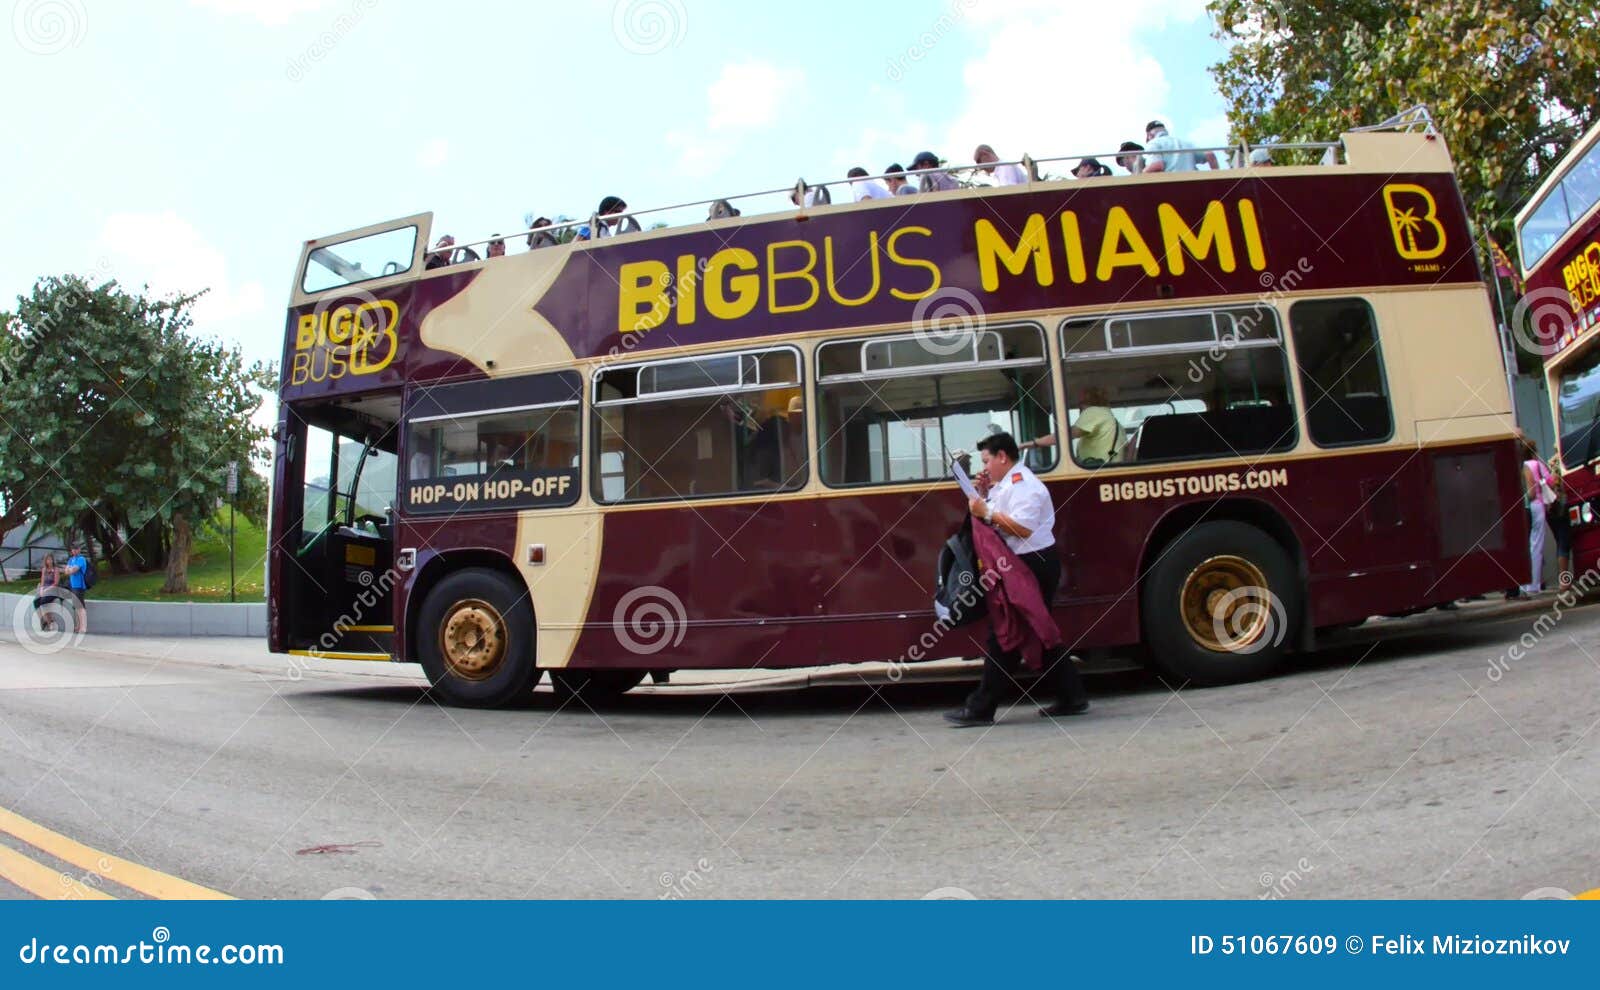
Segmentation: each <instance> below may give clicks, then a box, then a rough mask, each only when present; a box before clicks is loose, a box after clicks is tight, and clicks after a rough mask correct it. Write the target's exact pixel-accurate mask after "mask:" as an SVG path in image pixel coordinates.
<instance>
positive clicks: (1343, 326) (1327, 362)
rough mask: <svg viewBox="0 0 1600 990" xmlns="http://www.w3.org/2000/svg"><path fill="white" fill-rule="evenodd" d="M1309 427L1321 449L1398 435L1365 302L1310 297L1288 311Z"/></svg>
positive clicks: (1375, 332)
mask: <svg viewBox="0 0 1600 990" xmlns="http://www.w3.org/2000/svg"><path fill="white" fill-rule="evenodd" d="M1289 326H1290V328H1291V330H1292V332H1293V334H1294V351H1295V362H1296V364H1298V366H1299V368H1300V391H1301V392H1302V393H1304V396H1305V403H1306V429H1307V430H1308V431H1309V432H1310V434H1311V440H1312V442H1314V443H1315V444H1316V445H1317V446H1319V447H1345V446H1349V445H1351V444H1361V443H1381V442H1383V441H1385V440H1387V439H1389V437H1391V436H1392V435H1393V434H1394V418H1393V416H1392V415H1391V413H1390V411H1389V390H1388V388H1387V386H1386V385H1385V383H1384V377H1383V354H1382V352H1381V351H1380V350H1379V348H1378V327H1377V322H1376V320H1375V319H1374V318H1373V315H1372V307H1371V306H1368V305H1367V303H1366V300H1364V299H1308V300H1305V301H1302V302H1297V303H1295V304H1294V305H1293V306H1290V307H1289Z"/></svg>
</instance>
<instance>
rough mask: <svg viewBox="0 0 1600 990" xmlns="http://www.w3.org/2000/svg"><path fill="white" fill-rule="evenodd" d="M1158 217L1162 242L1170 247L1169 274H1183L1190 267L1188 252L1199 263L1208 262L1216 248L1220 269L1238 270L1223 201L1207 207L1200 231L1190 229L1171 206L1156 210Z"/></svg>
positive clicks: (1213, 202) (1164, 204) (1226, 270)
mask: <svg viewBox="0 0 1600 990" xmlns="http://www.w3.org/2000/svg"><path fill="white" fill-rule="evenodd" d="M1156 215H1157V216H1158V217H1160V218H1161V239H1162V241H1163V242H1165V244H1166V248H1167V271H1169V272H1171V273H1172V274H1174V275H1182V274H1183V271H1184V268H1185V267H1186V263H1185V261H1184V259H1183V255H1184V252H1188V253H1189V254H1190V255H1193V256H1194V260H1196V261H1204V260H1205V258H1206V255H1208V254H1210V253H1211V249H1212V248H1213V247H1215V248H1216V249H1217V267H1218V268H1221V269H1222V270H1223V271H1225V272H1231V271H1233V270H1234V268H1235V267H1236V266H1235V264H1234V258H1233V237H1232V236H1231V235H1230V234H1229V233H1228V214H1227V213H1226V212H1225V211H1224V210H1223V208H1222V202H1221V201H1220V200H1215V199H1214V200H1212V201H1211V202H1209V203H1207V204H1206V213H1205V216H1204V217H1202V218H1201V220H1200V226H1199V228H1198V229H1190V227H1189V225H1188V224H1187V223H1185V222H1184V219H1183V217H1181V216H1179V215H1178V211H1177V209H1176V208H1174V207H1173V206H1172V204H1170V203H1162V204H1161V205H1160V206H1158V207H1156Z"/></svg>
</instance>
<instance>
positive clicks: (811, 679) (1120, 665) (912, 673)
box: [0, 592, 1592, 693]
mask: <svg viewBox="0 0 1600 990" xmlns="http://www.w3.org/2000/svg"><path fill="white" fill-rule="evenodd" d="M1555 603H1556V596H1555V594H1554V593H1553V592H1545V593H1543V594H1541V595H1537V596H1534V597H1532V598H1521V599H1515V600H1511V601H1505V600H1501V599H1499V598H1496V599H1493V600H1490V601H1481V602H1467V603H1463V604H1462V605H1461V607H1460V608H1458V609H1456V610H1455V611H1450V612H1440V611H1436V610H1433V611H1428V612H1421V613H1418V614H1417V615H1412V616H1407V617H1404V618H1398V619H1388V618H1373V619H1370V620H1368V621H1367V622H1365V623H1363V624H1362V625H1361V626H1358V627H1356V628H1353V629H1348V630H1345V631H1342V632H1338V633H1334V634H1330V635H1328V636H1326V637H1324V638H1323V640H1322V642H1323V644H1324V645H1328V646H1334V645H1338V644H1341V643H1349V642H1361V641H1369V640H1372V639H1386V638H1390V637H1395V636H1406V635H1413V634H1416V633H1421V632H1424V631H1428V630H1432V629H1437V628H1440V627H1446V626H1458V625H1470V624H1477V623H1480V622H1488V621H1495V620H1499V619H1506V618H1513V617H1516V616H1519V615H1530V616H1531V615H1535V614H1538V613H1542V612H1545V611H1547V610H1549V609H1550V608H1551V607H1552V606H1553V605H1554V604H1555ZM1588 604H1592V603H1580V604H1578V605H1575V606H1574V608H1582V607H1585V606H1586V605H1588ZM0 642H9V643H16V638H15V636H14V635H13V634H12V633H11V631H10V630H4V631H3V632H0ZM75 652H77V653H82V654H87V655H90V656H105V657H118V656H122V657H131V658H136V659H140V660H159V661H163V662H169V663H178V664H191V665H201V666H208V667H231V668H236V669H241V670H247V671H251V672H254V673H258V674H261V675H262V676H266V677H285V678H294V679H298V678H300V677H318V678H334V679H352V678H365V679H379V680H383V681H388V682H391V683H412V684H417V685H419V686H420V685H425V684H426V683H427V678H426V677H425V676H424V675H423V673H422V667H421V666H420V665H419V664H414V663H391V662H383V661H354V660H322V659H312V658H309V657H298V656H286V655H283V654H277V653H269V652H268V651H267V648H266V643H265V641H263V640H260V639H246V638H241V637H236V636H184V637H164V636H117V635H97V634H95V633H90V634H89V635H88V636H86V637H85V638H84V640H83V642H82V643H81V644H79V645H78V646H77V647H76V648H75ZM40 661H41V662H49V661H50V656H48V655H46V656H41V657H40ZM1135 667H1136V665H1135V664H1133V663H1131V662H1129V661H1126V660H1122V659H1115V658H1113V659H1106V660H1094V661H1090V662H1088V663H1085V664H1084V668H1085V672H1086V673H1091V674H1099V673H1113V672H1122V671H1127V670H1130V669H1135ZM978 668H979V662H978V661H977V660H965V659H960V658H949V659H943V660H932V661H927V662H923V663H917V664H912V665H909V666H903V667H900V668H899V669H898V670H897V669H896V667H895V665H893V664H889V663H859V664H830V665H827V666H821V667H806V668H798V669H793V670H776V669H753V670H680V671H677V672H675V673H674V674H673V675H672V680H671V683H670V684H667V685H655V684H652V683H651V682H650V681H649V680H648V679H646V681H645V682H644V683H643V684H642V685H640V686H639V687H638V688H636V689H635V690H638V691H641V692H646V693H656V692H666V693H678V692H683V693H689V692H698V691H706V690H714V691H719V692H732V693H739V692H746V691H770V690H774V689H786V690H794V689H799V688H805V687H820V686H826V685H839V684H860V683H863V682H865V683H868V684H874V685H886V684H893V683H917V684H927V683H935V682H939V681H963V680H971V679H973V678H975V677H977V675H978ZM541 689H542V690H548V689H549V681H548V679H546V680H545V682H544V684H543V685H542V687H541Z"/></svg>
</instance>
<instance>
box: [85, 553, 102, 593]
mask: <svg viewBox="0 0 1600 990" xmlns="http://www.w3.org/2000/svg"><path fill="white" fill-rule="evenodd" d="M98 580H100V575H99V574H98V573H96V571H95V569H94V555H93V554H88V553H86V554H84V555H83V590H84V591H89V590H90V589H92V588H93V587H94V583H95V582H96V581H98Z"/></svg>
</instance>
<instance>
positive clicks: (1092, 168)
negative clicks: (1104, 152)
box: [1072, 158, 1111, 179]
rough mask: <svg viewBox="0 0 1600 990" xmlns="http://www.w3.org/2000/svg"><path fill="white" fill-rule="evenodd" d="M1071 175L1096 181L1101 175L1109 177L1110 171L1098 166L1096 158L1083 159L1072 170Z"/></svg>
mask: <svg viewBox="0 0 1600 990" xmlns="http://www.w3.org/2000/svg"><path fill="white" fill-rule="evenodd" d="M1072 174H1073V175H1075V176H1077V177H1078V178H1080V179H1098V178H1100V177H1101V176H1102V175H1110V174H1111V169H1110V168H1109V167H1108V166H1106V165H1102V164H1100V160H1099V159H1098V158H1085V159H1084V160H1083V161H1080V162H1079V163H1078V164H1077V166H1076V167H1074V168H1073V170H1072Z"/></svg>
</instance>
